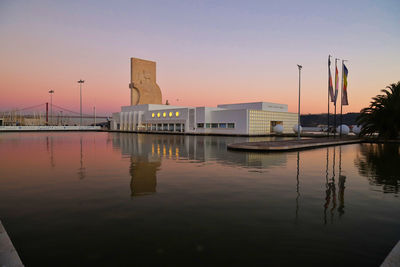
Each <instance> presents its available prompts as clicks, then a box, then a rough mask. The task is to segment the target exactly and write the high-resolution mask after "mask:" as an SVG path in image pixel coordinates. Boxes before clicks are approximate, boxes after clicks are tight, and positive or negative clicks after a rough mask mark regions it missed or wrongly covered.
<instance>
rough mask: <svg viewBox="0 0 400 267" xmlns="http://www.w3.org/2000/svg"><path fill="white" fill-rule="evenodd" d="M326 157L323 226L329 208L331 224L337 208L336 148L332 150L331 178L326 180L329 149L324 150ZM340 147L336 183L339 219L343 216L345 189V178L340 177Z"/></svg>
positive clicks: (340, 149)
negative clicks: (337, 190)
mask: <svg viewBox="0 0 400 267" xmlns="http://www.w3.org/2000/svg"><path fill="white" fill-rule="evenodd" d="M326 153H327V156H326V161H327V164H326V171H325V173H326V175H325V180H326V190H325V203H324V224H327V211H328V209H329V207H330V206H331V203H332V207H331V208H330V209H329V211H330V221H331V223H333V222H334V215H335V209H336V206H337V202H336V182H335V178H336V147H334V148H333V162H332V177H331V179H329V178H328V176H329V174H328V172H329V148H327V150H326ZM341 173H342V147H341V146H339V181H338V188H339V192H338V194H337V197H338V200H339V206H338V207H337V212H338V213H339V218H341V216H342V215H343V214H344V189H345V181H346V176H344V175H342V174H341Z"/></svg>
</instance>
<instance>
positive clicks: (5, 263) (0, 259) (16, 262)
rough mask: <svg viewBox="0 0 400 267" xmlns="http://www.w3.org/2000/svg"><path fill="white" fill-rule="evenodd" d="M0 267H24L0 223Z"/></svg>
mask: <svg viewBox="0 0 400 267" xmlns="http://www.w3.org/2000/svg"><path fill="white" fill-rule="evenodd" d="M0 266H1V267H17V266H24V265H23V264H22V261H21V259H20V258H19V256H18V253H17V251H16V250H15V248H14V246H13V244H12V243H11V240H10V238H9V236H8V234H7V232H6V230H5V229H4V227H3V224H2V223H1V221H0Z"/></svg>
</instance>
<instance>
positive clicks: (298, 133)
mask: <svg viewBox="0 0 400 267" xmlns="http://www.w3.org/2000/svg"><path fill="white" fill-rule="evenodd" d="M297 67H298V68H299V109H298V114H297V140H300V81H301V68H302V67H303V66H301V65H299V64H297Z"/></svg>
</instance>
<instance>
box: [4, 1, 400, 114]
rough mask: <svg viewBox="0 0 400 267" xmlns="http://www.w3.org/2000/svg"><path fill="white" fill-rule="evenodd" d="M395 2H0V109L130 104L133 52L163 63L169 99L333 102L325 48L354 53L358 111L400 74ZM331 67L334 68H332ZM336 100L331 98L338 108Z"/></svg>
mask: <svg viewBox="0 0 400 267" xmlns="http://www.w3.org/2000/svg"><path fill="white" fill-rule="evenodd" d="M399 14H400V1H399V0H392V1H390V0H384V1H369V0H363V1H339V0H337V1H284V0H279V1H266V0H265V1H99V0H96V1H71V0H69V1H19V0H2V1H0V34H1V38H0V40H1V42H0V59H1V60H0V92H1V96H0V111H4V110H8V109H12V108H23V107H26V106H32V105H36V104H40V103H44V102H48V101H49V94H48V90H50V89H54V90H55V93H54V98H53V102H54V103H55V104H57V105H60V106H63V107H66V108H69V109H73V110H77V111H79V87H78V84H77V82H76V81H77V80H79V79H84V80H85V81H86V82H85V84H84V89H83V103H84V111H85V112H87V113H89V112H90V110H92V108H93V106H96V109H97V111H98V112H99V113H101V114H111V112H117V111H119V109H120V106H121V105H128V104H129V99H130V97H129V95H130V92H129V88H128V84H129V79H130V75H129V71H130V70H129V68H130V63H129V59H130V57H138V58H143V59H149V60H153V61H156V62H157V83H158V85H159V86H160V87H161V90H162V93H163V102H165V101H166V100H167V99H168V100H169V102H170V103H171V104H173V105H190V106H216V105H217V104H223V103H238V102H250V101H267V102H277V103H286V104H288V105H289V111H292V112H296V111H297V99H298V70H297V66H296V64H301V65H303V70H302V95H301V99H302V105H301V113H323V112H326V111H327V105H326V103H327V76H328V74H327V71H328V70H327V57H328V55H329V54H331V55H332V56H334V57H338V58H344V59H348V60H349V61H348V63H347V66H348V69H349V76H348V96H349V104H350V105H349V106H346V107H344V112H358V111H359V110H360V109H361V108H363V107H365V106H367V105H368V103H369V101H370V99H371V97H373V96H375V95H376V94H378V93H379V91H380V89H383V88H384V87H385V86H386V85H388V84H390V83H394V82H397V81H399V80H400V19H399ZM333 72H334V69H333V68H332V73H333ZM332 109H333V106H331V110H332Z"/></svg>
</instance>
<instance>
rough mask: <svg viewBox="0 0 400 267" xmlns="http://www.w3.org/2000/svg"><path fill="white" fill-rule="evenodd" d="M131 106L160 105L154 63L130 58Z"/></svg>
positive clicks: (160, 98) (159, 92) (160, 99)
mask: <svg viewBox="0 0 400 267" xmlns="http://www.w3.org/2000/svg"><path fill="white" fill-rule="evenodd" d="M129 88H130V89H131V105H132V106H133V105H139V104H162V96H161V90H160V87H159V86H158V85H157V83H156V63H155V62H154V61H149V60H144V59H139V58H134V57H133V58H131V83H130V84H129Z"/></svg>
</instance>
